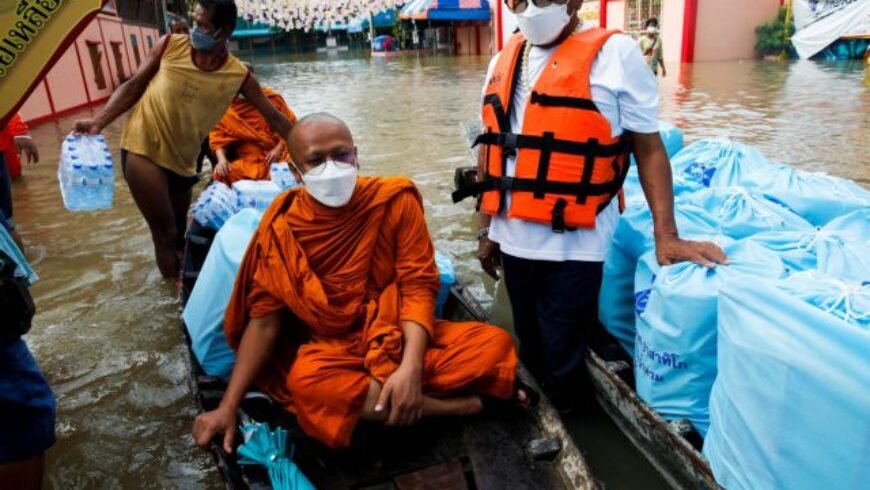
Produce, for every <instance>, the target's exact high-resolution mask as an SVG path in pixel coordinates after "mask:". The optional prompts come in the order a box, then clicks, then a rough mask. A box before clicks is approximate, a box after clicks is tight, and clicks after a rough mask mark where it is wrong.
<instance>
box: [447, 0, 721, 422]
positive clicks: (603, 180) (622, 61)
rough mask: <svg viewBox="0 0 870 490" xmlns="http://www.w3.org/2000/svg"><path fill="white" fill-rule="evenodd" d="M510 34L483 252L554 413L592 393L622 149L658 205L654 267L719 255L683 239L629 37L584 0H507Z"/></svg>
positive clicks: (495, 108)
mask: <svg viewBox="0 0 870 490" xmlns="http://www.w3.org/2000/svg"><path fill="white" fill-rule="evenodd" d="M505 3H506V5H507V8H508V9H509V10H510V11H511V12H512V13H514V14H515V15H516V16H517V21H518V24H519V27H520V33H519V34H517V35H515V36H513V37H512V38H511V40H510V41H509V42H508V43H507V45H506V47H505V48H504V50H502V52H501V53H500V54H498V55H496V56H495V58H494V59H493V60H492V62H491V63H490V65H489V70H488V73H487V76H486V82H485V85H484V88H483V93H484V95H483V101H482V102H483V103H482V106H481V117H482V121H483V127H484V131H485V132H484V133H483V134H482V135H481V136H480V137H478V140H477V143H478V144H480V145H481V149H480V160H479V166H478V182H477V183H476V184H473V185H471V186H468V187H467V188H465V189H460V190H459V191H457V193H456V194H454V199H461V198H463V197H468V196H471V195H475V194H482V200H481V206H480V209H481V216H480V225H479V229H478V234H477V237H478V258H479V260H480V262H481V265H482V267H483V269H484V271H486V272H487V273H488V274H490V275H491V276H493V277H495V278H498V267H501V268H502V272H503V274H504V280H505V285H506V286H507V291H508V296H509V297H510V301H511V308H512V310H513V321H514V328H515V329H516V333H517V336H518V337H519V340H520V359H522V361H523V363H524V364H525V365H526V367H528V368H529V370H530V371H531V372H532V374H533V375H535V377H536V378H537V379H538V381H540V383H541V385H542V388H543V389H544V391H545V392H547V394H548V395H549V397H550V399H551V400H552V402H553V404H554V405H555V406H556V407H557V408H559V409H561V410H571V409H585V408H588V407H589V406H590V405H591V403H592V400H593V397H592V386H591V384H590V380H589V376H588V373H587V371H586V364H585V358H586V346H587V345H588V343H589V341H590V339H591V338H593V336H594V335H595V334H596V332H598V331H599V330H598V329H600V326H599V325H598V294H599V291H600V289H601V280H602V272H603V263H604V257H605V251H606V250H607V247H608V246H609V244H610V242H611V239H612V238H613V233H614V229H615V227H616V223H617V220H618V219H619V213H620V205H619V198H618V196H619V195H620V192H621V188H622V184H623V182H624V180H625V175H626V173H627V172H628V166H629V155H630V154H631V153H633V154H634V155H635V157H636V159H637V167H638V169H639V171H640V180H641V184H642V185H643V189H644V193H645V194H646V198H647V201H648V202H649V207H650V210H651V211H652V215H653V223H654V229H653V230H650V233H654V235H655V248H656V254H657V257H658V260H659V262H660V263H662V264H672V263H676V262H679V261H682V260H691V261H695V262H698V263H702V264H705V265H708V266H710V267H713V266H715V264H716V263H722V262H724V261H725V256H724V254H723V253H722V251H721V250H720V249H719V248H718V247H717V246H716V245H714V244H712V243H699V242H693V241H687V240H682V239H681V238H680V237H679V234H678V231H677V225H676V223H675V221H674V195H673V183H672V179H671V166H670V162H669V161H668V156H667V153H666V152H665V148H664V145H663V143H662V140H661V136H660V135H659V125H658V102H659V98H658V84H657V83H656V80H655V77H654V76H653V75H652V73H651V72H650V71H649V69H648V68H647V65H646V63H645V62H644V58H643V56H642V54H641V52H640V50H639V49H638V46H637V43H636V42H635V41H634V40H633V39H632V38H631V37H629V36H626V35H624V34H620V33H617V32H615V31H607V30H605V29H601V28H597V27H592V26H584V25H583V24H582V22H581V20H580V19H579V17H578V16H577V12H578V11H579V10H580V6H581V4H582V1H581V0H548V1H544V0H506V2H505Z"/></svg>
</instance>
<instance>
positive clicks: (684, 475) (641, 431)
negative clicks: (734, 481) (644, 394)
mask: <svg viewBox="0 0 870 490" xmlns="http://www.w3.org/2000/svg"><path fill="white" fill-rule="evenodd" d="M586 365H587V366H588V368H589V374H590V376H591V378H592V383H593V385H594V386H595V389H596V395H597V398H598V402H599V403H600V404H601V406H602V407H603V408H604V411H605V412H606V413H607V414H608V416H610V418H611V419H613V422H614V423H615V424H616V425H617V426H618V427H619V428H620V430H622V432H624V433H625V435H626V436H627V437H628V438H629V440H631V442H632V443H633V444H634V445H635V446H636V447H637V448H638V450H640V452H641V453H643V455H644V456H645V457H646V458H647V460H649V462H650V464H652V465H653V467H654V468H655V469H656V470H657V471H658V472H659V473H660V474H661V475H662V477H663V478H664V479H665V481H667V482H668V484H669V485H671V486H672V487H674V488H677V489H686V490H689V489H701V490H716V489H719V488H721V487H719V485H718V484H717V483H716V480H715V479H714V478H713V472H712V471H711V470H710V466H709V465H708V464H707V461H706V460H705V459H704V458H703V456H701V454H700V453H699V452H698V451H697V450H695V448H693V447H692V445H691V444H689V443H688V441H686V440H685V439H683V438H682V437H681V436H680V435H679V434H677V433H676V432H674V431H673V430H671V429H670V427H669V426H668V423H667V422H666V421H665V420H664V419H663V418H661V417H660V416H659V415H658V414H657V413H655V412H654V411H653V410H652V409H651V408H650V407H649V406H648V405H647V404H646V403H644V402H643V400H641V399H640V398H638V397H637V394H636V393H635V392H634V390H633V389H631V387H629V386H628V385H627V384H626V383H625V382H624V381H623V380H622V379H621V378H620V377H619V376H617V375H616V373H614V372H613V371H611V370H610V369H608V367H607V364H606V363H605V362H604V360H602V359H601V358H600V357H599V356H598V355H597V354H595V353H594V352H592V351H590V352H589V356H588V357H587V359H586Z"/></svg>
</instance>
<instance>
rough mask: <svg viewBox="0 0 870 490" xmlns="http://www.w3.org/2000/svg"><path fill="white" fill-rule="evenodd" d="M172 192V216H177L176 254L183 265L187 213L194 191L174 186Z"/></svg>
mask: <svg viewBox="0 0 870 490" xmlns="http://www.w3.org/2000/svg"><path fill="white" fill-rule="evenodd" d="M170 192H171V194H170V195H169V200H170V201H171V203H172V214H173V215H174V216H175V253H176V255H177V256H178V263H179V264H181V262H182V260H183V258H184V244H185V237H186V235H187V212H188V210H189V209H190V201H191V199H192V196H193V191H192V190H191V189H190V187H186V186H185V185H172V186H170Z"/></svg>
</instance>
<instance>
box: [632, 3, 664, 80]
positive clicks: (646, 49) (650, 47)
mask: <svg viewBox="0 0 870 490" xmlns="http://www.w3.org/2000/svg"><path fill="white" fill-rule="evenodd" d="M638 44H639V45H640V51H641V52H642V53H643V57H644V58H645V59H646V62H647V64H648V65H649V67H650V69H651V70H652V71H653V73H654V74H655V75H656V76H658V74H659V67H661V69H662V77H666V76H668V71H667V70H666V69H665V62H664V60H663V58H662V38H661V35H660V33H659V20H658V19H656V18H655V17H653V18H651V19H647V21H646V23H645V24H644V31H643V34H641V36H640V40H638Z"/></svg>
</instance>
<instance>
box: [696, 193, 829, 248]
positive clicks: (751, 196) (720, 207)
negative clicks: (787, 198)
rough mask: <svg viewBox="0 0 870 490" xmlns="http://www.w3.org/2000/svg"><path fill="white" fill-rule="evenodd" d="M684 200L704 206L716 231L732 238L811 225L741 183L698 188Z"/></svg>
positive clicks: (803, 228) (810, 227) (794, 229)
mask: <svg viewBox="0 0 870 490" xmlns="http://www.w3.org/2000/svg"><path fill="white" fill-rule="evenodd" d="M686 201H687V202H689V203H691V204H694V205H696V206H698V207H701V208H704V209H706V210H707V212H708V213H710V215H711V216H713V218H714V219H715V220H716V221H717V223H718V230H719V233H720V234H722V235H726V236H729V237H731V238H734V239H741V238H747V237H750V236H752V235H755V234H757V233H761V232H764V231H789V230H790V231H811V230H812V229H813V227H812V225H810V224H809V223H807V222H806V220H804V219H803V218H801V217H800V216H798V215H796V214H794V213H793V212H791V211H790V210H789V209H787V208H785V207H783V206H781V205H779V204H776V203H775V202H772V201H769V200H767V199H765V198H764V197H762V196H760V195H758V194H755V193H752V192H749V191H748V190H747V189H745V188H742V187H723V188H715V189H704V190H702V191H698V192H696V193H694V194H692V195H691V196H689V197H688V198H686Z"/></svg>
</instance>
